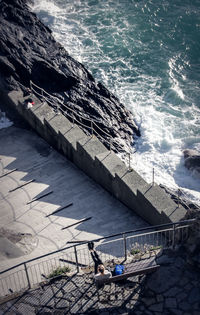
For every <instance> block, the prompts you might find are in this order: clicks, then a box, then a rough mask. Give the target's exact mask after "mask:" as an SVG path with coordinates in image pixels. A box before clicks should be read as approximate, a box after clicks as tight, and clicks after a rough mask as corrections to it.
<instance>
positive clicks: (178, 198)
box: [178, 189, 181, 208]
mask: <svg viewBox="0 0 200 315" xmlns="http://www.w3.org/2000/svg"><path fill="white" fill-rule="evenodd" d="M180 194H181V193H180V189H178V208H179V206H180Z"/></svg>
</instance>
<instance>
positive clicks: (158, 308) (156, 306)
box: [149, 303, 163, 312]
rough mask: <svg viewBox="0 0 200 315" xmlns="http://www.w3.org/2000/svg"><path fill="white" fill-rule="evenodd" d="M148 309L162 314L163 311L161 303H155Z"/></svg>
mask: <svg viewBox="0 0 200 315" xmlns="http://www.w3.org/2000/svg"><path fill="white" fill-rule="evenodd" d="M149 309H150V310H151V311H154V312H162V311H163V303H157V304H154V305H151V306H149Z"/></svg>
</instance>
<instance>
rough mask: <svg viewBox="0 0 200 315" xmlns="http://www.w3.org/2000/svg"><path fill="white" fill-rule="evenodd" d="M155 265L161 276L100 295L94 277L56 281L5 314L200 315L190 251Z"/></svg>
mask: <svg viewBox="0 0 200 315" xmlns="http://www.w3.org/2000/svg"><path fill="white" fill-rule="evenodd" d="M153 254H154V255H157V253H155V252H154V253H151V256H152V255H153ZM149 255H150V253H148V254H145V255H144V256H143V257H141V258H140V259H143V258H148V257H149ZM156 260H157V263H158V264H160V265H161V267H160V269H159V271H156V272H154V273H152V274H151V275H147V276H140V277H138V276H137V277H132V278H129V280H126V281H125V282H122V283H112V284H107V285H105V286H104V287H103V288H101V289H99V290H97V288H96V286H95V285H94V282H93V273H92V272H91V273H89V274H76V275H73V276H72V277H70V276H69V277H66V278H65V279H61V280H57V281H54V282H52V283H50V284H48V285H44V286H43V287H40V288H38V289H35V290H32V291H29V292H27V293H25V294H24V295H23V296H21V297H18V298H17V299H15V300H12V301H9V302H7V303H4V304H3V305H1V306H0V310H1V311H0V314H13V315H14V314H19V315H20V314H29V315H32V314H93V315H94V314H102V315H109V314H124V315H125V314H136V315H144V314H149V315H151V314H152V315H162V314H166V315H171V314H175V315H199V314H200V273H199V270H197V269H194V268H192V267H191V266H190V265H188V264H187V262H186V256H185V251H184V250H181V251H179V252H172V251H168V252H165V253H164V254H163V255H161V256H160V257H157V259H156Z"/></svg>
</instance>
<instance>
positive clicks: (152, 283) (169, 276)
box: [147, 265, 181, 294]
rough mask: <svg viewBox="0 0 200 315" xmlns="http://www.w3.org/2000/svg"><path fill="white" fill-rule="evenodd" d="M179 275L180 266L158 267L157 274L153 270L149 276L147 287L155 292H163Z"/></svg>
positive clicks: (174, 282) (171, 285)
mask: <svg viewBox="0 0 200 315" xmlns="http://www.w3.org/2000/svg"><path fill="white" fill-rule="evenodd" d="M180 277H181V270H180V268H179V269H178V268H176V267H174V266H173V265H172V266H170V267H169V266H166V267H160V271H159V276H158V274H157V273H156V272H155V273H153V274H152V275H150V276H149V280H148V284H147V285H148V287H149V288H150V289H151V290H152V291H154V292H155V293H158V294H160V293H163V292H165V291H167V290H169V289H170V288H172V287H173V286H174V285H176V283H178V282H179V279H180Z"/></svg>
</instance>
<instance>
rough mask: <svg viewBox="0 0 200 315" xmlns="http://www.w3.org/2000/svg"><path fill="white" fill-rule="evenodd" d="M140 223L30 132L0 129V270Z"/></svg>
mask: <svg viewBox="0 0 200 315" xmlns="http://www.w3.org/2000/svg"><path fill="white" fill-rule="evenodd" d="M44 195H46V196H44ZM38 197H41V198H40V199H38V200H37V198H38ZM66 206H67V207H66ZM61 207H66V208H65V209H63V210H62V211H59V212H57V213H56V214H55V215H51V216H49V217H46V216H47V215H49V214H51V213H52V212H54V211H56V210H58V209H60V208H61ZM83 219H88V220H87V221H83V222H82V223H79V221H81V220H83ZM69 226H71V227H69ZM144 226H147V223H145V222H144V221H143V220H142V219H141V218H139V217H138V216H137V215H135V214H134V213H133V211H131V210H129V209H128V208H127V207H125V206H124V205H123V204H121V203H120V202H119V201H117V200H116V199H115V198H113V197H112V196H111V195H110V194H109V193H107V192H106V191H105V190H104V189H103V188H101V187H100V186H99V185H98V184H96V183H95V182H94V181H92V180H91V179H90V178H89V177H88V176H86V175H85V174H84V173H83V172H82V171H80V170H79V169H77V168H76V167H75V166H74V165H73V164H72V163H71V162H69V161H68V160H67V159H66V158H64V157H63V156H62V155H60V154H59V153H58V152H56V151H55V150H53V149H52V148H51V147H49V145H48V144H47V143H46V142H45V141H44V140H43V139H41V138H40V137H38V136H37V135H36V134H35V133H33V132H32V131H28V130H26V129H20V128H17V127H14V126H12V127H9V128H6V129H1V130H0V270H4V269H6V268H8V267H11V266H13V265H15V264H17V263H20V262H23V261H25V260H28V259H30V258H33V257H37V256H39V255H42V254H45V253H48V252H50V251H54V250H57V249H60V248H63V247H65V246H66V244H67V243H68V242H71V241H78V240H91V239H94V238H98V237H102V236H106V235H110V234H113V233H118V232H123V231H127V230H133V229H137V228H139V227H144ZM64 227H67V228H66V229H64V230H62V228H64Z"/></svg>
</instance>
